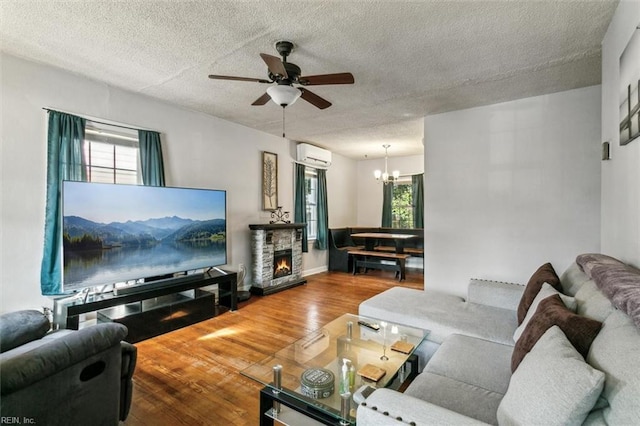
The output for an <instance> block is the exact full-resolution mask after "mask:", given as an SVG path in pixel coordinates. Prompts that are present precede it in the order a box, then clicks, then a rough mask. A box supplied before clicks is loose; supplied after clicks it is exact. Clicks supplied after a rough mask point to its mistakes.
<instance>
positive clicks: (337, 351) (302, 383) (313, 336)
mask: <svg viewBox="0 0 640 426" xmlns="http://www.w3.org/2000/svg"><path fill="white" fill-rule="evenodd" d="M363 323H366V324H369V325H373V328H371V327H368V326H366V325H363ZM349 328H350V329H351V339H349V338H348V329H349ZM376 328H377V329H376ZM427 334H428V331H426V330H422V329H418V328H413V327H407V326H403V325H400V324H394V323H390V322H384V321H380V320H377V319H372V318H367V317H362V316H358V315H352V314H345V315H343V316H341V317H339V318H337V319H335V320H333V321H331V322H330V323H329V324H327V325H325V326H324V327H322V328H321V329H319V330H316V331H314V332H312V333H309V334H308V335H306V336H305V337H303V338H302V339H300V340H298V341H296V342H294V343H293V344H291V345H289V346H287V347H285V348H283V349H281V350H280V351H278V352H276V353H275V354H273V355H271V356H269V357H267V358H265V359H264V360H262V361H260V362H258V363H256V364H254V365H252V366H250V367H249V368H247V369H245V370H243V371H241V374H243V375H244V376H247V377H249V378H251V379H253V380H256V381H258V382H260V383H262V384H264V385H265V386H268V387H271V388H274V367H275V366H276V365H279V366H282V369H281V385H282V389H281V392H284V393H286V394H287V395H289V396H291V397H293V398H296V399H299V400H301V401H303V402H305V403H307V404H312V405H313V406H314V407H315V408H316V409H319V410H322V411H323V412H325V413H327V414H329V415H331V416H334V417H335V418H337V419H341V418H342V417H341V415H340V410H341V397H340V394H341V391H344V390H345V388H344V387H342V388H341V382H342V380H341V368H342V366H343V365H344V362H343V360H344V359H345V358H346V359H348V360H349V362H348V363H347V365H348V366H351V365H353V368H352V369H350V370H351V374H352V375H353V376H354V378H355V380H353V379H352V383H353V386H350V387H349V389H348V391H350V392H351V393H352V394H353V392H355V391H356V390H357V389H358V388H360V387H361V386H362V385H364V384H368V385H370V386H372V387H375V388H381V387H389V386H390V385H391V384H392V382H393V380H394V379H395V378H396V376H397V374H398V372H399V371H400V370H401V369H403V366H404V364H405V363H406V362H407V360H408V359H409V357H410V356H411V354H412V353H413V351H414V350H415V348H416V347H417V346H418V345H419V344H420V343H421V342H422V341H423V340H424V338H425V337H426V335H427ZM394 343H395V344H396V347H397V346H403V347H402V348H400V349H402V350H403V351H404V352H400V351H397V350H394V349H392V346H393V345H394ZM367 365H370V366H373V367H374V368H373V370H376V368H375V367H377V368H379V369H382V370H383V371H384V375H383V376H382V377H381V378H380V379H378V380H374V379H368V378H365V377H364V376H363V375H361V374H359V373H361V372H362V373H363V374H364V373H365V372H363V371H362V369H363V368H364V367H365V366H367ZM310 369H322V370H319V372H318V371H317V370H316V371H315V374H314V373H313V372H312V371H311V370H310ZM327 370H328V371H330V372H331V373H333V378H334V380H333V384H332V385H331V384H330V383H327V382H326V379H327V377H326V376H327V373H326V372H327ZM402 371H404V370H402ZM305 372H306V373H307V374H306V375H305V380H303V379H302V377H303V374H304V373H305ZM354 373H355V374H354ZM378 373H380V370H378ZM318 375H320V376H323V379H324V383H323V384H321V383H319V382H318V383H316V384H314V383H311V382H310V381H309V380H308V378H309V377H312V378H313V377H314V376H316V377H317V376H318ZM329 377H330V374H329ZM329 393H330V395H329V396H326V395H327V394H329ZM351 406H352V407H353V406H354V404H353V403H352V404H351ZM354 414H355V413H354V411H351V418H350V419H348V420H350V421H351V422H353V421H355V419H354V418H353V416H354Z"/></svg>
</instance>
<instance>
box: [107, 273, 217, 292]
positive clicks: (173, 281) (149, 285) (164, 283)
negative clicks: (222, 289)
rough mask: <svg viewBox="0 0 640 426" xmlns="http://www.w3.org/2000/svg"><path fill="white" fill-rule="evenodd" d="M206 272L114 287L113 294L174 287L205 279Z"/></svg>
mask: <svg viewBox="0 0 640 426" xmlns="http://www.w3.org/2000/svg"><path fill="white" fill-rule="evenodd" d="M204 275H205V274H204V273H200V274H192V275H184V276H181V277H171V278H163V279H159V280H155V281H148V282H145V283H143V284H133V285H130V286H126V287H119V288H118V287H116V288H114V289H113V294H114V295H116V296H123V295H125V294H132V293H140V292H146V291H150V290H152V289H155V288H164V287H174V286H176V285H178V284H183V283H190V282H195V281H201V280H203V279H204Z"/></svg>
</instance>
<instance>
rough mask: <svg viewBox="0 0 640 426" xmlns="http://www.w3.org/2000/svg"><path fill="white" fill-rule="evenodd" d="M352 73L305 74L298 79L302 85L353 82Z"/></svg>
mask: <svg viewBox="0 0 640 426" xmlns="http://www.w3.org/2000/svg"><path fill="white" fill-rule="evenodd" d="M354 82H355V80H354V78H353V74H351V73H350V72H341V73H337V74H321V75H306V76H304V77H300V78H299V79H298V83H300V84H302V85H303V86H318V85H321V84H353V83H354Z"/></svg>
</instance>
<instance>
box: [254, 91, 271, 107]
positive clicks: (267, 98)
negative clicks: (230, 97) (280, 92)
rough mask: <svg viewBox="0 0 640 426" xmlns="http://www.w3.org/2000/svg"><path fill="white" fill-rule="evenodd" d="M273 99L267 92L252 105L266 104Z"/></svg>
mask: <svg viewBox="0 0 640 426" xmlns="http://www.w3.org/2000/svg"><path fill="white" fill-rule="evenodd" d="M270 100H271V96H269V94H268V93H266V92H265V94H264V95H262V96H260V97H259V98H258V99H256V100H255V101H253V103H252V104H251V105H264V104H266V103H267V102H269V101H270Z"/></svg>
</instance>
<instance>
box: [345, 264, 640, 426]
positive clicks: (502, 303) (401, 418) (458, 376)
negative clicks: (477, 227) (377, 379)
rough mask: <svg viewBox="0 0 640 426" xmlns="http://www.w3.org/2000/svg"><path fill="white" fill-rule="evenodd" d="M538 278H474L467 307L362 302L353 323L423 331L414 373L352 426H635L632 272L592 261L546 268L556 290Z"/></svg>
mask: <svg viewBox="0 0 640 426" xmlns="http://www.w3.org/2000/svg"><path fill="white" fill-rule="evenodd" d="M547 266H548V267H551V265H549V264H547ZM543 268H544V265H543V267H541V269H540V270H542V269H543ZM540 270H538V271H536V273H535V274H534V275H533V276H532V278H531V280H530V281H529V283H528V284H527V285H526V286H522V285H517V284H508V283H501V282H495V281H484V280H471V282H470V284H469V288H468V297H467V299H466V300H463V299H462V298H459V297H456V296H452V295H446V294H441V293H437V292H433V291H428V290H427V291H420V290H413V289H407V288H402V287H394V288H392V289H389V290H387V291H385V292H383V293H381V294H379V295H377V296H375V297H373V298H371V299H369V300H366V301H364V302H363V303H362V304H361V305H360V308H359V313H360V315H364V316H369V317H373V318H379V319H381V320H385V321H388V322H397V323H401V324H406V325H411V326H414V327H420V328H423V329H428V330H431V332H430V334H429V335H428V337H427V340H426V341H425V342H424V343H423V344H422V345H421V346H420V347H418V348H417V352H418V354H419V356H420V360H421V368H422V370H421V371H422V372H421V373H420V374H419V375H418V376H417V377H416V378H415V379H414V380H413V382H412V383H411V384H410V385H409V387H408V388H407V389H406V390H405V391H404V393H400V392H396V391H393V390H390V389H378V390H376V391H375V392H373V393H372V394H371V395H370V396H369V397H368V398H367V400H366V401H365V402H364V403H363V404H362V405H361V406H360V407H358V411H357V423H358V425H359V426H362V425H376V426H380V425H405V424H414V425H426V424H438V425H443V424H452V425H453V424H455V425H462V424H500V425H538V424H540V425H542V424H544V425H552V424H558V425H560V424H588V425H591V424H594V425H636V424H640V271H639V270H637V269H635V268H632V267H629V266H627V265H625V264H623V263H622V262H619V261H618V260H616V259H613V258H611V257H608V256H604V255H598V254H585V255H580V256H578V257H577V259H576V262H575V263H573V264H572V265H571V266H570V267H569V268H568V269H567V270H566V271H565V272H564V273H563V274H562V275H561V276H560V277H558V276H557V275H555V271H553V268H552V267H551V270H552V271H553V274H554V276H555V277H556V280H557V281H556V282H555V283H554V282H553V281H554V279H553V278H552V277H550V276H549V275H548V274H547V275H545V274H544V273H542V274H540ZM546 272H549V271H548V268H547V271H546ZM554 286H555V288H554ZM558 290H560V291H558ZM574 312H575V313H574ZM521 323H522V325H520V324H521ZM581 352H582V354H581Z"/></svg>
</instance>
